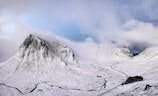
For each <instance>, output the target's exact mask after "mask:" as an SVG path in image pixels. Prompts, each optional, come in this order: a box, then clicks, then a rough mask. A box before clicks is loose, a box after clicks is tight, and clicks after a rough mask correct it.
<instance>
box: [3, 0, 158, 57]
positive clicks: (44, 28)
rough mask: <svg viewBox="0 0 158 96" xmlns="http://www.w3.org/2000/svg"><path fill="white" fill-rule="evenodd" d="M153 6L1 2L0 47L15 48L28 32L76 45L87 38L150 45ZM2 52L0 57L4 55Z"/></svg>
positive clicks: (157, 9) (155, 22) (112, 1)
mask: <svg viewBox="0 0 158 96" xmlns="http://www.w3.org/2000/svg"><path fill="white" fill-rule="evenodd" d="M157 5H158V0H1V1H0V44H4V41H5V43H6V42H7V43H6V44H8V45H9V42H12V43H13V44H15V46H17V45H19V41H21V38H23V39H24V37H26V35H28V34H27V32H26V31H28V30H31V31H35V32H39V33H47V32H50V33H52V34H55V35H56V36H59V37H61V38H65V39H68V40H70V41H72V42H76V43H80V42H85V41H86V39H87V38H91V39H92V40H93V41H95V42H96V43H100V44H106V43H107V42H109V43H118V42H122V43H124V42H125V41H127V39H128V41H131V40H133V41H139V42H141V41H142V42H150V43H151V42H152V43H153V42H154V41H156V40H154V39H153V37H154V36H157V31H158V30H157V29H158V28H157V26H158V18H157V16H158V6H157ZM17 36H18V37H17ZM154 38H156V37H154ZM9 40H10V41H9ZM17 42H18V43H17ZM154 43H155V42H154ZM13 46H14V45H13ZM4 49H5V45H4V47H2V46H1V47H0V50H2V51H0V53H3V52H5V51H6V52H7V51H8V50H4ZM3 54H4V53H3ZM0 57H2V56H0Z"/></svg>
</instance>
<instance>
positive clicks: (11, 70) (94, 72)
mask: <svg viewBox="0 0 158 96" xmlns="http://www.w3.org/2000/svg"><path fill="white" fill-rule="evenodd" d="M133 48H134V49H133ZM137 48H138V47H137V46H136V47H132V48H131V47H121V48H120V47H119V48H115V50H114V52H113V54H111V55H110V56H106V55H98V56H105V57H100V58H101V60H99V59H97V60H96V59H95V58H94V59H90V60H87V59H83V58H82V59H81V58H78V56H77V54H76V53H75V52H74V51H73V50H72V49H71V48H70V47H68V46H67V45H65V44H64V43H62V42H59V41H58V40H54V41H51V42H50V41H46V40H44V39H42V38H40V37H38V36H34V35H29V36H28V37H27V38H26V39H25V40H24V42H23V44H21V46H20V47H19V50H18V52H17V53H16V54H15V55H14V56H13V57H12V58H10V59H9V60H8V61H6V62H3V63H1V64H0V96H157V95H158V91H157V89H158V81H157V79H158V76H157V74H158V64H157V62H158V47H152V48H151V47H148V48H144V49H143V50H141V52H138V51H140V49H138V50H136V49H137ZM139 48H141V47H139ZM133 50H134V51H133ZM96 52H97V51H96ZM135 53H137V54H135ZM102 54H104V53H102ZM98 58H99V57H98ZM104 58H105V60H103V59H104ZM131 78H132V79H131ZM138 79H139V80H138ZM138 81H139V82H138Z"/></svg>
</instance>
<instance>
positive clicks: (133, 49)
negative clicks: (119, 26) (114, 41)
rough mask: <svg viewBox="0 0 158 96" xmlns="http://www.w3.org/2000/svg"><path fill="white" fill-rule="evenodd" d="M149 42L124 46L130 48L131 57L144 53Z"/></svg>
mask: <svg viewBox="0 0 158 96" xmlns="http://www.w3.org/2000/svg"><path fill="white" fill-rule="evenodd" d="M148 46H149V44H146V43H139V42H138V43H131V44H130V45H128V46H124V48H127V49H128V50H129V54H130V57H134V56H137V55H139V54H140V53H142V52H143V51H144V50H145V49H146V48H147V47H148Z"/></svg>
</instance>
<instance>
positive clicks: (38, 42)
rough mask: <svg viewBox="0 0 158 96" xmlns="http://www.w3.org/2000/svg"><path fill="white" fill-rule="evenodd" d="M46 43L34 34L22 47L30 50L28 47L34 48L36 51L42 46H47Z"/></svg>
mask: <svg viewBox="0 0 158 96" xmlns="http://www.w3.org/2000/svg"><path fill="white" fill-rule="evenodd" d="M46 45H47V44H46V41H45V40H43V39H41V38H39V37H37V36H34V35H32V34H30V35H29V36H28V37H27V38H26V39H25V41H24V42H23V44H22V46H23V47H25V48H28V47H30V46H31V47H34V48H36V49H39V48H40V46H43V47H44V46H46Z"/></svg>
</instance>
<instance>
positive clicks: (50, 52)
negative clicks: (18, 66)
mask: <svg viewBox="0 0 158 96" xmlns="http://www.w3.org/2000/svg"><path fill="white" fill-rule="evenodd" d="M19 53H20V57H23V58H28V57H30V58H33V57H34V58H37V57H38V59H39V58H43V59H45V58H46V57H48V58H52V59H53V58H54V56H57V57H59V58H60V59H62V60H64V61H68V62H72V61H74V60H75V54H74V52H73V50H72V49H71V48H69V47H68V46H66V45H65V44H63V43H61V42H58V41H53V42H49V41H46V40H44V39H42V38H40V37H38V36H34V35H32V34H30V35H29V36H28V37H27V38H26V39H25V40H24V42H23V43H22V45H21V46H20V51H19Z"/></svg>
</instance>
